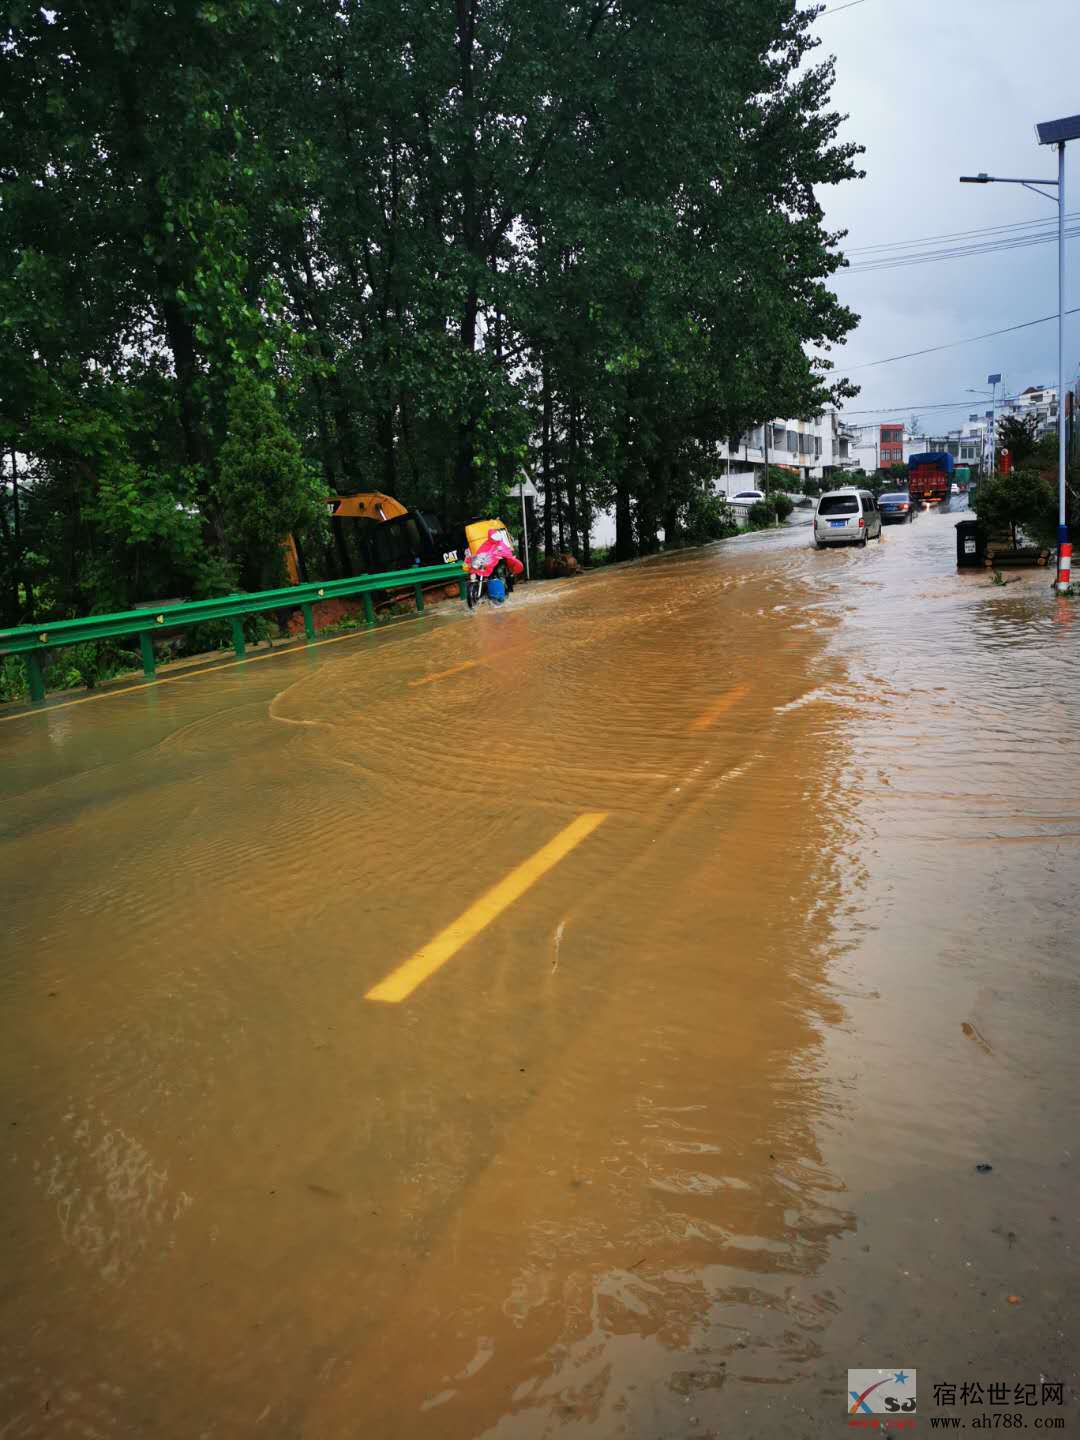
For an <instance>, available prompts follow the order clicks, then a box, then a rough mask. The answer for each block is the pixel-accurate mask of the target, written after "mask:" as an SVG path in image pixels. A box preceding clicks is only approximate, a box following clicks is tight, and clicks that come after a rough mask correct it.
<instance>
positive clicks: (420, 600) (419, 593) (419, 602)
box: [413, 585, 424, 615]
mask: <svg viewBox="0 0 1080 1440" xmlns="http://www.w3.org/2000/svg"><path fill="white" fill-rule="evenodd" d="M413 589H414V590H415V591H416V613H417V614H418V615H422V614H423V613H424V587H423V586H422V585H415V586H414V587H413Z"/></svg>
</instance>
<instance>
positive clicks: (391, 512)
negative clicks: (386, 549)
mask: <svg viewBox="0 0 1080 1440" xmlns="http://www.w3.org/2000/svg"><path fill="white" fill-rule="evenodd" d="M326 513H327V514H328V515H329V516H330V518H331V519H341V520H372V521H374V522H375V524H377V525H381V524H382V523H383V522H384V521H386V520H396V519H397V518H398V516H400V515H407V514H408V513H409V511H408V509H407V508H406V506H404V505H402V503H401V501H400V500H395V499H394V497H393V496H392V495H384V494H383V493H382V491H381V490H359V491H357V492H355V493H354V494H352V495H328V496H327V497H326ZM284 550H285V574H286V578H287V580H288V583H289V584H290V585H298V584H299V583H300V554H299V551H298V550H297V548H296V538H295V536H293V535H290V536H289V537H288V538H287V540H286V541H285V545H284Z"/></svg>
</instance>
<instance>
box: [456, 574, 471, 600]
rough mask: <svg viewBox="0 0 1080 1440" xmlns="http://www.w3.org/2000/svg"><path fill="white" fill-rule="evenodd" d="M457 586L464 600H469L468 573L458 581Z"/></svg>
mask: <svg viewBox="0 0 1080 1440" xmlns="http://www.w3.org/2000/svg"><path fill="white" fill-rule="evenodd" d="M457 588H458V594H459V595H460V597H461V598H462V600H467V599H468V598H469V577H468V576H467V575H463V576H462V577H461V579H460V580H459V581H458V582H457Z"/></svg>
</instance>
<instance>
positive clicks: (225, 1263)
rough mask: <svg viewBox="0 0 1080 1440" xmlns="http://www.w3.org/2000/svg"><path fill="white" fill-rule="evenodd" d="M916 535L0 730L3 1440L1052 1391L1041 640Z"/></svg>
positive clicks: (667, 1417) (597, 1421) (1066, 1278)
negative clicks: (485, 913) (479, 923)
mask: <svg viewBox="0 0 1080 1440" xmlns="http://www.w3.org/2000/svg"><path fill="white" fill-rule="evenodd" d="M953 553H954V552H953V532H952V526H951V521H950V520H949V518H948V517H946V516H930V517H925V518H922V519H920V520H919V522H918V523H917V524H915V525H914V526H912V527H905V528H903V529H897V530H890V531H887V532H886V540H885V543H884V544H883V545H882V546H880V547H877V546H871V547H869V549H868V550H866V551H847V552H842V553H832V552H830V553H823V554H818V553H815V552H812V551H811V550H810V549H809V548H808V547H807V545H806V534H805V532H802V533H801V534H800V533H798V532H795V533H789V534H785V535H780V536H777V537H769V538H767V539H765V540H762V541H756V540H754V541H749V542H742V541H740V542H736V543H735V544H732V545H728V546H722V547H716V548H713V549H710V550H706V551H701V552H694V553H687V554H683V555H678V556H674V557H662V558H659V559H656V560H652V561H649V562H646V563H645V564H642V565H638V566H634V567H627V568H622V569H616V570H613V571H610V572H605V573H603V574H597V575H592V576H589V577H586V578H583V579H580V580H577V581H573V582H569V583H566V584H562V585H548V586H542V587H535V588H534V589H533V590H531V591H525V592H518V595H517V596H515V599H514V601H513V602H512V604H511V605H510V606H508V607H507V608H506V609H504V610H502V611H498V612H495V611H485V612H482V613H480V614H478V615H476V616H475V617H472V618H470V619H462V618H460V617H458V616H454V615H450V614H442V615H440V614H432V615H429V616H428V617H427V618H425V619H424V620H422V621H418V622H414V623H410V624H406V625H402V626H400V627H394V628H392V629H390V630H387V631H383V632H380V633H378V634H377V635H374V636H363V637H358V638H356V639H355V640H350V641H346V642H343V643H342V644H340V645H335V646H332V647H329V648H325V649H320V650H317V651H312V652H308V653H307V654H296V655H291V656H287V657H283V658H281V659H275V660H271V661H269V662H266V663H263V664H260V665H257V666H249V667H247V668H245V667H235V668H232V669H226V670H222V671H219V672H216V673H214V674H212V675H206V676H204V677H201V678H200V679H198V680H192V681H189V682H185V683H183V684H178V685H172V686H162V687H160V688H159V689H157V690H153V691H146V692H141V693H139V694H136V695H131V696H124V697H117V698H115V699H105V700H102V701H100V702H94V703H92V704H89V705H85V706H80V707H76V708H73V709H69V710H64V711H61V710H57V711H55V712H53V713H51V714H47V715H44V716H37V717H34V718H29V719H25V720H17V721H12V722H0V746H2V747H3V750H4V755H5V765H4V771H3V780H2V784H3V787H4V788H3V793H4V795H5V805H4V811H3V815H2V817H0V835H2V840H3V848H2V863H3V866H4V893H5V895H6V896H7V897H8V905H7V912H6V917H5V952H6V953H5V963H4V967H3V971H2V974H0V995H2V999H3V1006H4V1017H5V1037H4V1046H3V1049H2V1053H0V1075H2V1079H3V1094H4V1097H5V1104H6V1106H7V1113H6V1114H5V1116H4V1124H5V1126H6V1136H5V1138H6V1141H7V1145H6V1154H5V1162H6V1163H5V1166H4V1171H3V1192H2V1195H3V1213H4V1220H5V1224H4V1231H3V1239H2V1241H0V1260H2V1274H3V1284H2V1287H0V1330H2V1346H3V1348H2V1359H3V1364H2V1366H0V1373H2V1376H3V1378H2V1380H0V1434H2V1435H4V1436H5V1437H8V1436H10V1437H26V1436H36V1435H39V1434H46V1433H53V1432H54V1431H57V1432H59V1433H70V1434H76V1435H86V1436H96V1435H116V1436H136V1435H155V1436H159V1435H160V1436H168V1437H173V1436H175V1437H185V1440H186V1437H189V1436H195V1435H199V1436H208V1437H231V1436H235V1435H240V1434H248V1433H265V1434H272V1435H279V1436H296V1435H304V1436H310V1437H319V1440H322V1437H337V1436H341V1437H353V1436H360V1435H364V1436H369V1435H370V1436H377V1437H380V1440H382V1437H387V1440H390V1437H396V1436H401V1437H413V1436H432V1437H440V1440H441V1437H455V1440H456V1437H462V1440H464V1437H474V1436H480V1435H484V1436H490V1437H498V1440H527V1437H547V1436H553V1435H556V1434H558V1435H560V1436H562V1435H576V1434H579V1433H580V1434H582V1435H584V1434H590V1435H598V1436H604V1437H606V1436H615V1435H626V1436H642V1437H647V1440H652V1437H656V1440H659V1437H661V1436H667V1435H674V1434H680V1435H681V1434H684V1433H688V1434H695V1435H709V1434H720V1433H721V1432H723V1433H725V1434H729V1433H736V1434H757V1433H761V1434H776V1433H777V1431H778V1428H779V1427H778V1425H777V1422H778V1421H779V1422H780V1424H781V1426H782V1427H783V1428H784V1433H789V1434H800V1435H801V1434H803V1433H806V1434H814V1435H817V1434H820V1433H821V1421H822V1420H823V1419H824V1420H828V1421H829V1422H831V1423H842V1422H841V1418H840V1417H841V1415H842V1410H841V1407H842V1405H843V1393H844V1381H845V1379H846V1374H845V1372H846V1368H847V1367H848V1366H849V1365H852V1366H856V1365H867V1366H877V1365H887V1364H890V1363H893V1362H894V1361H895V1362H896V1363H902V1364H905V1365H907V1366H908V1367H909V1368H911V1367H914V1366H920V1367H921V1368H922V1369H923V1375H924V1377H925V1378H924V1379H923V1386H928V1384H929V1382H931V1381H932V1380H933V1379H934V1378H937V1379H949V1378H955V1379H957V1380H958V1381H959V1380H963V1379H965V1378H980V1375H979V1373H978V1372H979V1371H980V1368H981V1370H983V1371H985V1372H986V1374H985V1375H984V1376H982V1378H984V1379H986V1380H998V1379H1008V1380H1009V1381H1010V1383H1012V1382H1013V1381H1020V1380H1026V1379H1037V1378H1038V1373H1040V1372H1041V1373H1044V1374H1047V1375H1056V1374H1058V1373H1060V1372H1063V1371H1067V1372H1068V1373H1066V1374H1063V1375H1062V1378H1065V1379H1068V1378H1069V1375H1070V1374H1071V1370H1072V1368H1073V1367H1074V1365H1075V1361H1074V1359H1073V1356H1072V1350H1071V1348H1067V1347H1066V1346H1065V1343H1064V1340H1063V1338H1062V1336H1063V1334H1064V1333H1065V1330H1066V1328H1067V1327H1066V1324H1065V1316H1066V1315H1067V1312H1068V1306H1067V1303H1066V1297H1067V1295H1068V1294H1069V1293H1070V1288H1071V1289H1072V1292H1073V1293H1075V1283H1076V1274H1075V1260H1074V1255H1073V1251H1072V1250H1071V1249H1069V1244H1070V1241H1071V1239H1072V1236H1073V1234H1074V1231H1075V1219H1076V1206H1075V1200H1074V1198H1073V1197H1074V1191H1075V1185H1074V1184H1073V1183H1071V1171H1070V1166H1071V1165H1072V1163H1073V1161H1072V1154H1071V1152H1070V1150H1069V1148H1068V1147H1069V1146H1070V1145H1071V1143H1072V1140H1073V1137H1075V1135H1076V1131H1077V1126H1076V1119H1077V1116H1076V1102H1075V1096H1076V1094H1077V1081H1078V1079H1080V1076H1078V1074H1077V1070H1078V1066H1077V1061H1076V1058H1075V1045H1074V1043H1073V1039H1072V1036H1073V1027H1074V1025H1075V1019H1076V1014H1077V998H1078V996H1077V982H1076V969H1075V965H1074V963H1073V960H1072V953H1073V948H1074V937H1073V934H1072V926H1073V922H1074V919H1075V906H1074V897H1075V894H1076V883H1077V880H1076V877H1077V864H1076V860H1077V836H1078V835H1080V818H1078V813H1077V798H1076V791H1077V784H1076V779H1077V775H1078V773H1080V765H1078V756H1077V739H1076V737H1077V720H1078V718H1080V716H1078V710H1080V703H1078V696H1080V685H1078V681H1080V674H1078V661H1077V640H1078V632H1077V629H1076V624H1077V615H1078V612H1077V609H1076V607H1075V605H1070V604H1069V603H1068V602H1060V601H1057V600H1055V599H1054V598H1053V597H1051V596H1050V593H1049V589H1048V583H1049V576H1048V575H1047V573H1046V572H1044V571H1039V572H1035V573H1033V574H1027V575H1024V576H1023V577H1022V578H1021V579H1020V580H1019V581H1018V583H1016V584H1014V585H1010V586H1008V587H1005V588H1003V589H1002V588H995V587H991V586H989V585H988V583H987V580H986V577H985V576H984V575H982V574H976V575H963V576H958V575H957V574H956V573H955V571H954V569H953ZM586 810H589V811H605V812H607V813H608V817H609V818H608V819H607V821H606V822H605V823H604V825H603V826H602V827H601V828H600V829H599V830H598V831H597V832H596V833H595V834H594V835H593V836H592V837H591V838H590V839H589V840H588V841H586V842H585V843H584V844H583V845H582V846H581V847H580V848H579V849H578V850H576V851H574V852H573V853H572V854H571V855H570V856H569V857H568V858H567V859H566V860H564V861H563V862H562V864H561V865H560V866H559V867H558V868H557V869H556V870H554V871H552V872H551V873H550V874H549V875H547V876H546V877H545V878H544V879H543V880H542V881H541V882H540V883H539V884H538V885H537V886H535V887H534V888H533V889H531V890H529V891H528V892H527V893H526V894H525V895H524V896H523V897H522V898H521V899H520V900H519V901H517V903H516V904H515V906H514V908H513V909H512V911H510V912H509V913H507V914H505V915H504V916H503V917H502V918H501V919H499V920H498V921H496V922H495V923H494V924H493V925H492V926H491V927H490V929H489V930H488V931H487V932H485V934H484V935H483V936H482V938H481V939H480V940H479V941H478V942H474V943H473V944H472V945H471V946H469V947H468V948H467V949H466V950H465V951H463V952H461V953H460V954H458V955H457V956H456V957H455V958H454V959H453V960H451V961H450V962H449V964H448V965H447V966H446V968H445V969H444V970H442V971H440V972H439V973H438V974H437V975H436V976H434V977H433V978H432V979H431V980H429V981H428V982H427V983H426V984H425V985H424V987H423V988H422V989H421V990H420V991H418V992H417V993H416V994H415V995H414V996H413V997H412V999H411V1000H409V1001H408V1002H407V1003H405V1004H403V1005H400V1006H377V1005H371V1004H365V1002H364V1001H363V998H362V997H363V995H364V992H365V990H366V989H368V988H369V987H370V986H371V985H372V984H373V983H374V982H375V981H377V980H378V979H380V978H381V977H382V976H383V975H385V974H386V973H387V972H388V971H389V970H391V969H393V968H394V967H395V966H396V965H397V964H399V963H400V962H401V961H402V960H403V959H405V958H407V957H408V956H409V955H410V954H412V953H413V951H415V950H416V949H417V948H418V947H419V946H421V945H423V944H424V943H425V942H426V941H427V940H429V939H430V938H431V936H432V935H433V934H435V933H436V932H437V931H438V930H439V929H441V928H442V927H443V926H444V925H446V924H447V923H448V922H449V921H450V920H452V919H453V918H454V917H455V916H456V915H458V914H459V913H460V912H461V911H462V910H463V909H464V908H465V907H466V905H468V904H469V903H471V901H472V900H474V899H475V898H476V897H477V895H479V894H480V893H482V892H483V891H484V890H485V889H487V888H488V887H489V886H491V885H493V884H494V883H496V882H497V881H498V880H499V879H501V877H502V876H503V875H504V874H505V873H506V872H507V871H508V870H509V869H511V868H512V867H513V866H515V865H517V864H519V863H520V862H521V861H522V860H524V859H525V858H526V857H527V856H529V855H531V854H532V853H534V852H535V851H536V850H537V849H538V848H539V847H540V846H542V845H544V844H545V843H546V842H547V841H548V840H549V839H551V837H552V836H553V835H554V834H555V833H556V832H557V831H558V830H560V829H561V828H562V827H563V826H564V825H566V824H567V823H569V821H570V820H572V819H573V818H574V817H575V816H576V815H578V814H580V813H581V812H583V811H586ZM983 1159H989V1160H992V1161H993V1163H994V1167H995V1168H994V1171H993V1173H992V1175H990V1176H988V1177H986V1178H985V1179H984V1178H983V1177H981V1176H980V1177H976V1176H975V1172H974V1168H973V1167H974V1164H975V1162H976V1161H977V1160H983ZM1009 1236H1011V1237H1012V1238H1011V1239H1009V1238H1008V1237H1009ZM1013 1292H1019V1293H1021V1295H1022V1298H1023V1302H1024V1303H1023V1304H1022V1305H1021V1306H1020V1307H1013V1308H1012V1309H1010V1308H1009V1307H1008V1306H1006V1305H1005V1303H1004V1297H1005V1296H1006V1295H1007V1294H1009V1293H1013ZM951 1372H955V1375H953V1374H952V1373H951Z"/></svg>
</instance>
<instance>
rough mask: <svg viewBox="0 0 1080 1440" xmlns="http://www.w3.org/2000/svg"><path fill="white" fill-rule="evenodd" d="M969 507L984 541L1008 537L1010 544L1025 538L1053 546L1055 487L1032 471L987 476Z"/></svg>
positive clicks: (980, 483) (1055, 528) (1038, 543)
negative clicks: (985, 538) (1000, 536)
mask: <svg viewBox="0 0 1080 1440" xmlns="http://www.w3.org/2000/svg"><path fill="white" fill-rule="evenodd" d="M971 507H972V509H973V510H974V511H975V514H976V516H977V518H978V522H979V526H980V528H981V529H982V531H983V533H984V534H985V535H986V537H987V538H988V539H992V538H993V537H995V536H997V535H1008V536H1009V538H1010V540H1011V542H1012V544H1013V545H1014V546H1016V545H1017V544H1019V542H1020V539H1021V537H1022V536H1027V537H1028V538H1029V539H1030V540H1031V541H1032V542H1033V543H1034V544H1037V545H1053V544H1054V543H1055V539H1056V536H1057V488H1056V486H1055V485H1054V484H1053V482H1052V481H1050V480H1048V479H1047V478H1046V476H1044V475H1040V474H1039V472H1038V471H1036V470H1013V471H1012V472H1011V473H1010V474H1008V475H988V476H987V477H986V478H985V479H984V480H981V481H980V482H979V484H978V486H977V487H976V490H975V493H974V494H973V495H972V497H971Z"/></svg>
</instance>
